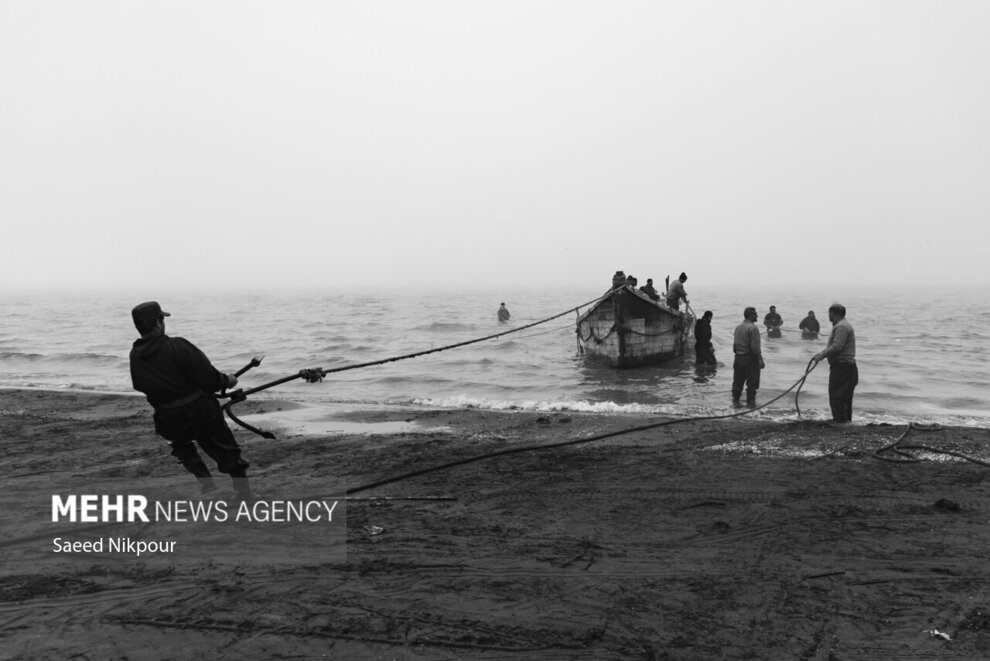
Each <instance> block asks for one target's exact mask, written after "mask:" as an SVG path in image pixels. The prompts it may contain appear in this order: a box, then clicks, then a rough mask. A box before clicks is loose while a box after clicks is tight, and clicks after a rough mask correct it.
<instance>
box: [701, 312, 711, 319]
mask: <svg viewBox="0 0 990 661" xmlns="http://www.w3.org/2000/svg"><path fill="white" fill-rule="evenodd" d="M701 317H702V318H703V319H711V318H712V311H711V310H705V314H703V315H701Z"/></svg>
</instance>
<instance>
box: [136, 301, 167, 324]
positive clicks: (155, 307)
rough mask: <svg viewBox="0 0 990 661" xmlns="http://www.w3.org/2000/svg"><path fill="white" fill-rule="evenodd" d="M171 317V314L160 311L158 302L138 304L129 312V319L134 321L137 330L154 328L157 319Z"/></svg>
mask: <svg viewBox="0 0 990 661" xmlns="http://www.w3.org/2000/svg"><path fill="white" fill-rule="evenodd" d="M171 316H172V315H171V314H169V313H168V312H165V311H164V310H162V306H160V305H159V304H158V301H146V302H144V303H139V304H138V305H135V306H134V309H133V310H131V319H133V320H134V325H135V326H137V327H138V328H139V329H140V328H147V327H148V326H154V324H155V322H156V321H157V320H158V319H160V318H162V317H171Z"/></svg>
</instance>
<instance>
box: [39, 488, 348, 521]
mask: <svg viewBox="0 0 990 661" xmlns="http://www.w3.org/2000/svg"><path fill="white" fill-rule="evenodd" d="M337 503H338V501H336V500H329V501H328V500H257V501H254V502H249V501H241V502H234V503H228V502H227V501H225V500H206V501H194V500H165V501H161V500H157V501H154V503H153V504H152V503H149V502H148V499H147V498H145V497H144V496H141V495H137V494H129V495H126V496H125V495H115V496H111V495H107V494H85V495H76V494H71V495H67V496H65V497H62V496H60V495H57V494H54V495H52V522H53V523H58V522H66V521H67V522H69V523H125V522H126V523H136V522H142V523H150V522H151V521H156V522H172V523H205V522H215V523H228V522H233V523H241V522H245V523H246V522H257V523H327V524H329V523H333V514H334V510H335V509H336V508H337Z"/></svg>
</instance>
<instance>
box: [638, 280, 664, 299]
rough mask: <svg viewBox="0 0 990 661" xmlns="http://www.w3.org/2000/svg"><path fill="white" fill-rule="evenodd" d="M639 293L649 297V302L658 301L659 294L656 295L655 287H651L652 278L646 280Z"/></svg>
mask: <svg viewBox="0 0 990 661" xmlns="http://www.w3.org/2000/svg"><path fill="white" fill-rule="evenodd" d="M639 290H640V291H641V292H643V293H644V294H646V295H647V296H649V297H650V300H653V301H659V300H660V294H658V293H657V289H656V287H654V286H653V278H647V279H646V284H645V285H643V286H642V287H640V288H639Z"/></svg>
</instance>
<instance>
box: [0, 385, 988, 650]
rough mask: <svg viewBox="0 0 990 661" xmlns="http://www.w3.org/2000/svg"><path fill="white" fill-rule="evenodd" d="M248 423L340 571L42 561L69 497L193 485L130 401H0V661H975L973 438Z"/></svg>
mask: <svg viewBox="0 0 990 661" xmlns="http://www.w3.org/2000/svg"><path fill="white" fill-rule="evenodd" d="M249 404H250V408H244V409H243V411H242V412H243V413H247V416H246V418H245V419H246V420H248V421H250V422H251V423H252V424H257V425H258V426H262V427H265V426H266V424H269V425H271V427H270V428H272V429H275V430H277V431H278V434H279V440H274V441H272V440H265V439H262V438H260V437H258V436H254V435H251V434H249V433H247V432H244V431H243V430H238V431H237V432H236V434H237V437H238V440H239V442H240V443H241V444H242V446H243V447H244V454H245V456H246V458H247V459H248V460H249V461H251V463H252V468H251V475H252V481H253V486H254V488H255V489H256V491H257V492H258V493H259V494H260V495H261V497H262V498H264V497H265V495H266V493H280V492H282V491H283V490H284V489H285V488H286V485H300V484H303V483H306V484H312V483H314V482H316V483H326V484H327V489H328V490H337V491H339V492H341V493H343V491H345V490H347V491H349V492H350V497H349V499H348V500H347V502H346V515H347V518H346V557H331V556H330V555H328V553H327V552H326V549H323V548H321V544H322V541H321V538H319V536H318V535H315V534H314V535H313V536H312V537H307V536H306V535H303V536H302V537H300V538H298V539H295V540H293V546H292V551H291V553H287V552H286V548H285V546H284V545H279V544H277V543H275V544H271V545H268V544H260V543H258V540H257V539H253V538H252V535H253V534H254V532H253V531H252V529H245V530H244V531H243V532H241V533H239V535H240V537H241V538H240V540H239V541H238V542H236V543H233V544H231V545H230V546H229V547H228V548H227V549H226V550H224V549H221V550H219V551H217V550H215V549H214V550H211V551H210V553H209V554H206V553H204V552H202V550H201V549H200V548H199V547H198V546H197V539H196V528H195V526H189V527H187V530H189V531H191V536H189V538H183V539H182V540H181V545H182V548H181V549H180V550H179V551H177V552H176V553H175V554H174V556H172V557H168V558H165V559H164V560H163V559H162V558H155V559H154V560H150V561H145V560H143V559H135V558H131V559H117V558H110V557H107V556H106V555H87V554H85V553H79V554H74V555H73V556H72V557H68V556H65V557H63V555H64V554H56V553H53V552H52V539H51V538H52V537H53V536H55V534H56V533H61V532H62V531H64V528H65V524H58V523H51V522H50V520H48V519H46V515H45V508H46V507H47V506H48V504H49V503H50V501H51V498H52V494H53V493H57V492H64V491H65V490H66V489H67V488H69V487H67V486H66V485H78V484H84V483H86V482H87V481H89V482H90V483H92V484H97V485H99V484H108V483H115V484H124V485H128V488H129V489H133V491H134V492H140V491H141V489H142V486H143V485H146V484H149V483H151V482H153V481H155V480H173V481H175V482H176V483H177V484H179V485H180V487H183V488H184V487H185V486H186V485H188V487H189V488H190V489H192V488H194V487H195V486H196V485H195V482H194V481H193V480H192V478H191V477H190V476H188V475H187V474H185V473H184V471H183V469H182V468H181V467H180V466H178V465H177V464H175V463H174V461H173V460H172V458H171V457H170V456H169V454H168V450H167V447H166V446H165V445H164V444H163V442H162V441H161V440H160V439H158V438H157V437H156V436H155V435H154V433H153V430H152V426H151V420H150V409H149V407H148V406H147V404H146V403H145V402H144V400H143V399H142V398H140V397H129V396H123V395H108V394H94V393H76V392H45V391H29V390H0V439H2V443H3V447H4V453H3V459H2V461H3V462H4V466H3V475H4V480H3V481H4V488H3V490H2V495H0V508H2V512H3V532H4V535H3V537H4V538H3V539H2V540H0V551H2V552H3V554H4V558H5V562H4V563H3V568H2V569H0V658H4V659H7V658H10V659H15V658H16V659H48V658H52V659H61V658H70V657H72V656H73V655H80V658H120V659H189V658H230V659H270V658H295V659H300V658H307V659H308V658H334V659H520V660H521V659H644V660H648V659H714V658H718V659H721V658H726V659H746V658H751V659H864V658H865V659H894V658H896V659H936V658H937V659H975V658H990V591H988V586H990V569H988V563H987V548H990V481H988V476H990V468H988V467H987V465H985V464H983V463H978V462H977V461H968V460H966V459H965V458H963V457H970V458H973V459H976V460H978V461H981V462H986V461H988V460H990V430H987V429H973V428H945V429H933V430H923V429H915V430H911V431H910V433H908V434H907V435H906V436H904V434H905V431H906V427H903V426H901V427H898V426H888V425H872V426H859V425H855V424H854V425H851V426H850V425H846V426H840V427H832V426H829V425H824V424H821V423H816V422H792V423H779V422H768V421H760V420H758V419H757V420H754V419H750V418H748V417H746V418H737V419H732V420H724V421H704V422H685V423H678V424H672V425H666V426H658V427H655V428H653V429H647V430H641V431H636V432H632V433H626V434H619V435H615V436H611V437H609V438H606V439H603V440H595V441H589V442H582V440H583V439H588V438H592V437H595V436H598V435H602V434H606V433H609V432H618V431H621V430H625V429H631V428H635V427H641V426H644V425H648V424H652V423H660V422H663V421H662V420H661V419H659V418H643V417H625V416H617V415H602V414H570V413H568V414H564V413H555V414H539V413H520V412H492V411H478V410H454V411H450V410H420V409H407V410H403V409H398V410H386V411H381V410H373V409H358V410H354V411H350V412H348V413H347V414H343V413H342V412H340V411H335V412H319V411H312V410H301V409H299V407H297V406H295V405H293V404H292V403H289V402H280V401H277V400H269V401H263V400H259V401H257V402H254V401H252V402H251V403H249ZM316 422H319V424H325V427H323V428H322V431H320V432H319V433H316V434H304V433H301V430H304V429H310V430H312V429H313V426H312V425H313V424H315V423H316ZM307 425H309V426H308V427H307ZM334 425H337V426H336V427H334ZM338 430H339V431H338ZM902 436H903V438H902ZM898 439H901V440H900V446H901V447H906V446H921V445H924V446H928V447H929V448H932V449H936V450H940V451H946V452H951V453H954V454H948V453H946V452H937V453H935V452H927V451H925V450H921V449H917V448H916V447H915V448H912V449H906V450H902V451H901V452H900V453H897V452H893V451H890V450H887V451H884V452H883V453H882V454H880V456H881V457H884V458H886V459H888V460H882V459H880V458H878V456H877V451H878V450H880V449H881V448H884V447H886V446H889V445H890V444H892V443H894V442H895V441H898ZM553 444H558V445H557V447H551V448H540V447H538V446H547V445H553ZM520 448H524V449H523V450H521V451H520ZM485 453H490V454H494V455H495V456H491V457H488V458H485V459H481V460H477V461H470V460H471V459H472V458H474V457H477V456H480V455H484V454H485ZM893 460H896V461H897V463H895V462H894V461H893ZM456 462H461V463H458V464H457V465H453V466H450V467H447V468H443V469H438V470H429V469H430V468H433V467H438V466H441V465H444V464H449V463H456ZM211 467H212V464H211ZM415 472H419V473H418V474H416V475H414V476H411V477H406V478H402V479H395V481H392V482H389V483H387V484H384V485H381V486H377V487H371V486H369V485H372V484H374V483H378V482H381V481H382V480H387V479H389V478H399V477H401V476H402V475H404V474H407V473H415ZM217 481H218V483H220V485H221V489H220V490H219V492H218V494H219V495H218V496H216V497H228V498H229V497H230V495H231V493H230V489H229V487H228V485H227V484H226V483H224V482H223V480H221V479H219V478H218V480H217ZM130 485H133V486H130ZM72 488H76V487H72ZM295 488H296V489H297V490H298V489H300V488H302V487H295ZM197 491H198V490H197ZM210 497H212V495H211V496H210ZM38 512H41V514H39V513H38ZM134 530H135V534H132V535H131V536H132V537H135V538H140V536H141V535H145V536H147V537H148V538H149V539H151V538H154V537H155V535H156V534H157V533H156V531H155V529H154V528H153V527H150V528H136V529H134Z"/></svg>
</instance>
